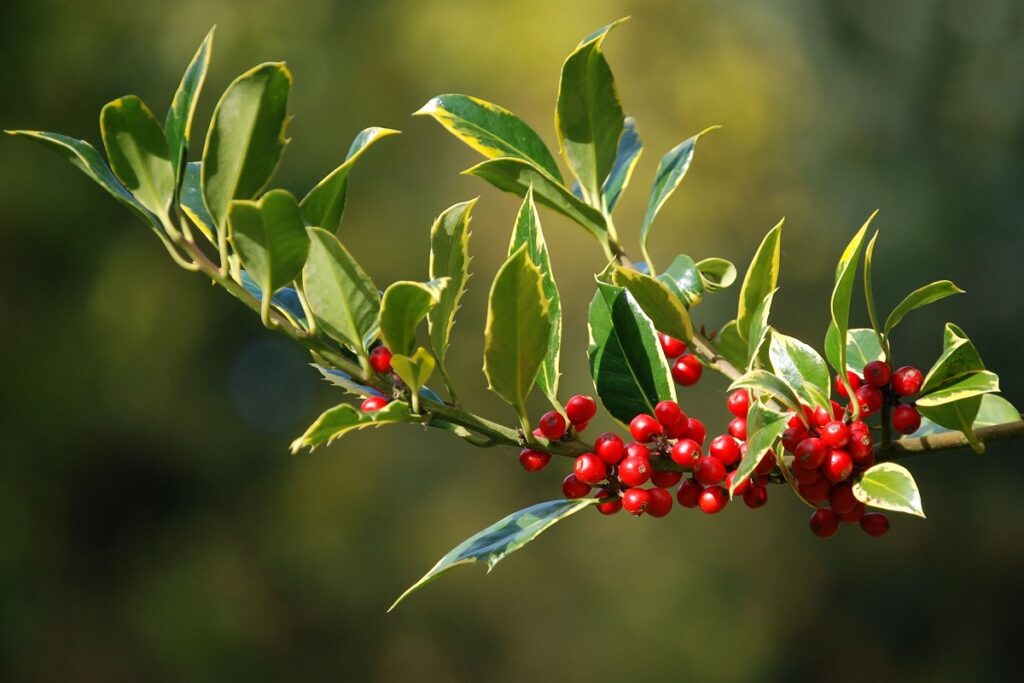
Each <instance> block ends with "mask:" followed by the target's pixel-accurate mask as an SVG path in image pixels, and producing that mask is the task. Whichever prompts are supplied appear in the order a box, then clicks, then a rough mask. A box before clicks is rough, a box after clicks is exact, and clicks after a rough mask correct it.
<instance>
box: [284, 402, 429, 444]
mask: <svg viewBox="0 0 1024 683" xmlns="http://www.w3.org/2000/svg"><path fill="white" fill-rule="evenodd" d="M418 420H419V418H417V417H416V416H414V415H412V414H411V413H410V412H409V405H408V404H407V403H403V402H401V401H392V402H391V403H389V404H387V405H386V406H384V407H383V408H381V409H380V410H378V411H376V412H372V413H364V412H363V411H361V410H359V409H358V408H356V407H354V406H352V405H350V404H348V403H342V404H341V405H338V406H335V407H333V408H331V409H330V410H328V411H327V412H325V413H324V414H322V415H321V416H320V417H318V418H317V419H316V421H315V422H314V423H313V424H311V425H310V426H309V429H307V430H306V432H305V433H304V434H303V435H302V436H300V437H299V438H297V439H295V441H293V442H292V445H291V451H292V453H298V452H299V451H300V450H302V449H303V448H308V449H309V450H311V451H312V450H314V449H315V448H316V447H317V446H320V445H323V444H327V445H330V444H331V442H333V441H334V440H335V439H339V438H341V437H342V436H344V435H345V434H348V433H349V432H352V431H355V430H357V429H366V428H367V427H381V426H383V425H386V424H394V423H396V422H416V421H418Z"/></svg>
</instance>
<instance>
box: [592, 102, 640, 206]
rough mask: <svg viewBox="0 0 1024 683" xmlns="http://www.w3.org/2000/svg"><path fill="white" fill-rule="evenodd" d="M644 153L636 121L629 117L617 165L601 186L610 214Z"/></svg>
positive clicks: (613, 165) (616, 161)
mask: <svg viewBox="0 0 1024 683" xmlns="http://www.w3.org/2000/svg"><path fill="white" fill-rule="evenodd" d="M643 151H644V146H643V143H642V142H640V135H639V133H637V130H636V119H634V118H633V117H632V116H627V117H626V119H625V122H624V128H623V131H622V137H621V138H619V149H618V151H617V152H616V153H615V163H614V164H612V170H611V171H610V172H609V173H608V177H607V178H605V179H604V184H603V185H602V186H601V194H603V195H604V203H605V206H607V207H608V212H609V213H611V212H612V211H614V210H615V205H616V204H618V203H619V197H621V196H622V192H623V190H625V189H626V186H627V185H629V179H630V178H632V177H633V169H635V168H636V164H637V162H638V161H640V154H641V153H642V152H643Z"/></svg>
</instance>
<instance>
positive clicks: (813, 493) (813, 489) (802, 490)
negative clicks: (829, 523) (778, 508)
mask: <svg viewBox="0 0 1024 683" xmlns="http://www.w3.org/2000/svg"><path fill="white" fill-rule="evenodd" d="M796 490H797V492H798V493H799V494H800V495H801V496H803V497H804V498H806V499H807V500H809V501H811V502H812V503H821V502H823V501H826V500H828V493H829V491H831V490H832V484H830V483H828V479H826V478H825V477H821V478H819V479H818V480H817V481H815V482H812V483H810V484H798V485H797V487H796Z"/></svg>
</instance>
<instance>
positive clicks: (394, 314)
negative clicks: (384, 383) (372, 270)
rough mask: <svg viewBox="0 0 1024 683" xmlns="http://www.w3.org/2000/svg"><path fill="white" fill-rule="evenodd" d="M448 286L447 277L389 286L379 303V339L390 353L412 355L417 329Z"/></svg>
mask: <svg viewBox="0 0 1024 683" xmlns="http://www.w3.org/2000/svg"><path fill="white" fill-rule="evenodd" d="M448 283H449V280H448V278H442V279H440V280H431V281H430V282H426V283H424V282H412V281H410V280H399V281H398V282H393V283H391V284H390V285H388V288H387V289H385V290H384V296H383V297H381V303H380V336H381V339H382V340H383V342H384V345H385V346H387V347H388V349H390V350H391V352H392V353H395V354H402V355H405V356H408V355H409V354H411V353H412V352H413V350H414V349H415V348H416V326H417V325H419V324H420V322H421V321H422V320H423V319H424V318H426V317H427V314H428V313H430V311H431V309H433V308H434V306H436V305H437V304H438V302H439V301H440V300H441V296H442V294H443V292H444V290H445V289H446V287H447V286H448ZM392 365H393V364H392ZM399 376H401V375H399ZM403 379H404V378H403ZM407 383H408V382H407Z"/></svg>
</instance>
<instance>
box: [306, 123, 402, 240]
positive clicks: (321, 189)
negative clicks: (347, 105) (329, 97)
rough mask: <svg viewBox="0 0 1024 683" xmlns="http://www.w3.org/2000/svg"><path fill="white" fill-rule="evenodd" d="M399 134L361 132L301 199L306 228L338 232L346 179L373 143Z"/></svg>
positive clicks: (387, 130)
mask: <svg viewBox="0 0 1024 683" xmlns="http://www.w3.org/2000/svg"><path fill="white" fill-rule="evenodd" d="M398 133H399V131H397V130H392V129H391V128H376V127H373V128H366V129H364V130H362V131H360V132H359V134H358V135H356V137H355V139H354V140H353V141H352V144H351V145H350V146H349V149H348V154H346V155H345V161H344V162H342V164H341V165H340V166H338V167H337V168H336V169H334V170H333V171H331V172H330V173H329V174H328V175H327V177H326V178H324V179H323V180H321V181H320V182H319V183H317V185H316V187H314V188H313V189H312V190H310V191H309V194H307V195H306V196H305V197H303V198H302V202H301V203H300V204H299V207H300V208H301V209H302V218H303V220H304V221H305V222H306V225H309V226H312V227H316V228H325V229H327V230H331V231H336V230H338V229H339V228H340V227H341V218H342V216H343V215H344V214H345V199H346V196H347V194H348V176H349V173H350V172H351V170H352V167H353V166H355V164H356V162H357V161H358V160H359V157H361V156H362V155H363V152H365V151H366V150H367V149H369V148H370V146H371V145H372V144H373V143H375V142H377V141H378V140H380V139H382V138H386V137H388V136H389V135H398Z"/></svg>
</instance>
